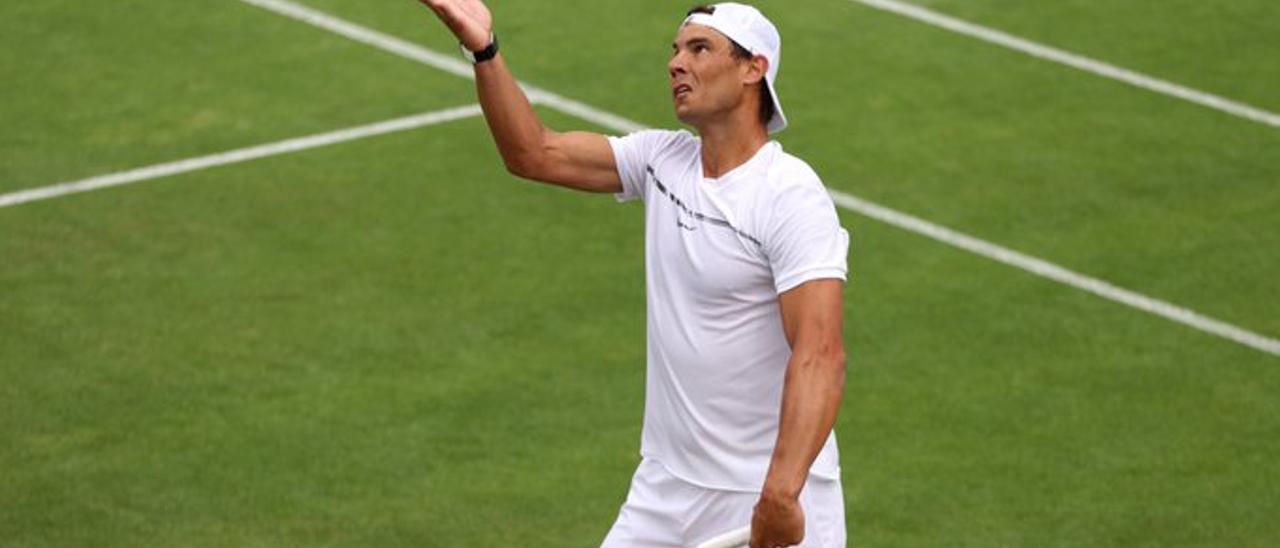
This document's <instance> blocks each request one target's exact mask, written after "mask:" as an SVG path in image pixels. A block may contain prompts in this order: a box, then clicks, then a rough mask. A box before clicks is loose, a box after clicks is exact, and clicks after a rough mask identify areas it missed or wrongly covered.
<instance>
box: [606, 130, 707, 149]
mask: <svg viewBox="0 0 1280 548" xmlns="http://www.w3.org/2000/svg"><path fill="white" fill-rule="evenodd" d="M619 139H620V140H622V141H629V142H632V143H636V144H638V145H640V146H643V147H645V148H647V149H649V150H653V151H655V152H658V151H662V150H667V149H679V148H686V147H696V146H697V145H698V137H697V136H695V135H694V134H692V133H689V132H688V131H685V130H683V129H679V130H671V129H642V130H640V131H636V132H633V133H629V134H627V135H626V136H625V137H621V138H619Z"/></svg>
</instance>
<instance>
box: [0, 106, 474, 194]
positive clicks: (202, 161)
mask: <svg viewBox="0 0 1280 548" xmlns="http://www.w3.org/2000/svg"><path fill="white" fill-rule="evenodd" d="M480 114H481V111H480V105H468V106H464V107H457V108H450V109H445V110H438V111H435V112H427V113H423V114H417V115H413V116H406V117H403V118H396V119H393V120H387V121H384V122H378V123H374V124H368V125H363V126H357V127H351V128H346V129H340V130H337V131H331V132H328V133H321V134H317V135H309V136H306V137H298V138H295V139H288V140H285V141H278V142H275V143H267V144H265V145H258V146H253V147H248V148H241V149H236V150H231V151H227V152H220V153H217V154H210V155H208V156H200V157H198V158H188V159H185V160H178V161H176V162H168V163H164V164H157V165H153V166H147V167H143V168H138V169H132V170H129V171H121V172H117V173H109V174H107V175H99V176H97V177H90V178H88V179H81V180H79V181H71V182H66V183H58V184H53V185H49V186H43V187H39V188H32V189H27V190H19V191H17V192H11V193H9V194H0V207H8V206H13V205H18V204H24V203H27V202H34V201H37V200H48V199H50V198H57V197H59V196H65V195H67V194H75V193H78V192H88V191H90V190H98V189H102V188H108V187H113V186H120V185H127V184H131V183H138V182H141V181H146V180H148V179H156V178H159V177H167V176H169V175H177V174H179V173H187V172H189V171H197V170H201V169H208V168H211V167H215V166H223V165H227V164H234V163H237V162H247V161H249V160H255V159H258V158H264V157H267V156H275V155H277V154H288V153H290V152H298V151H300V150H306V149H309V148H316V147H322V146H327V145H332V144H337V143H343V142H346V141H353V140H355V139H363V138H365V137H373V136H375V135H382V134H385V133H392V132H396V131H405V130H410V129H414V128H420V127H423V126H429V125H433V124H440V123H444V122H449V121H452V120H459V119H462V118H470V117H473V116H479V115H480Z"/></svg>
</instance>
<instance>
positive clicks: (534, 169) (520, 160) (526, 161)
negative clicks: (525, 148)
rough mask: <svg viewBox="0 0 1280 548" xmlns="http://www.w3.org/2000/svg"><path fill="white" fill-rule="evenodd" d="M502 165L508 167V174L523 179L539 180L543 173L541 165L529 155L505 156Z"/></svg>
mask: <svg viewBox="0 0 1280 548" xmlns="http://www.w3.org/2000/svg"><path fill="white" fill-rule="evenodd" d="M502 163H503V164H504V165H506V168H507V173H510V174H512V175H515V176H516V177H520V178H523V179H538V176H539V175H540V174H541V173H542V168H541V163H540V162H539V161H538V160H537V159H536V158H533V157H530V156H527V155H510V156H506V155H504V156H503V157H502Z"/></svg>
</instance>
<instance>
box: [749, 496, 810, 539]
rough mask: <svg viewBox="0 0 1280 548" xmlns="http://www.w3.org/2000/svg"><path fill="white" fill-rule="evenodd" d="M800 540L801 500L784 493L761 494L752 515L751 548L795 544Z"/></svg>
mask: <svg viewBox="0 0 1280 548" xmlns="http://www.w3.org/2000/svg"><path fill="white" fill-rule="evenodd" d="M803 540H804V510H802V509H801V508H800V501H799V500H796V499H795V498H792V497H788V496H786V495H770V494H768V493H765V494H763V495H761V496H760V500H759V501H757V502H756V508H755V513H754V514H753V515H752V516H751V548H777V547H779V546H794V545H796V544H800V542H801V541H803Z"/></svg>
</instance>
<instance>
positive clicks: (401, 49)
mask: <svg viewBox="0 0 1280 548" xmlns="http://www.w3.org/2000/svg"><path fill="white" fill-rule="evenodd" d="M240 1H241V2H244V3H246V4H251V5H254V6H257V7H259V8H262V9H265V10H268V11H272V12H275V13H278V14H280V15H283V16H285V17H289V18H291V19H296V20H298V21H302V22H303V23H306V24H308V25H311V26H314V27H318V28H321V29H324V30H327V31H329V32H332V33H334V34H337V35H339V36H345V37H347V38H350V39H352V40H355V41H357V42H360V43H363V44H368V45H370V46H373V47H375V48H378V49H381V50H383V51H387V52H390V53H394V54H396V55H399V56H400V57H404V58H405V59H412V60H414V61H417V62H419V63H422V64H424V65H427V66H430V67H435V68H437V69H439V70H442V71H444V72H447V73H449V74H452V75H454V76H461V77H463V78H466V79H468V80H474V79H475V77H476V76H475V74H474V73H473V72H472V70H471V65H469V64H467V63H466V62H464V61H463V60H462V59H460V58H459V57H458V55H457V54H454V55H445V54H443V53H440V52H437V51H433V50H430V49H427V48H424V47H422V46H419V45H418V44H414V43H413V42H408V41H405V40H402V39H400V38H396V37H395V36H391V35H390V34H386V33H383V32H378V31H376V30H373V29H371V28H368V27H363V26H360V25H357V24H355V23H352V22H350V21H347V20H345V19H340V18H338V17H334V16H333V15H329V14H328V13H325V12H323V11H320V10H317V9H314V8H309V7H307V6H303V5H301V4H297V3H294V2H289V1H287V0H240ZM423 9H424V10H425V9H426V7H423ZM425 23H426V21H425V20H424V24H425ZM520 87H522V88H524V92H525V94H527V95H528V96H529V101H530V102H532V103H535V104H543V105H546V106H549V107H551V108H554V109H556V110H558V111H560V112H563V113H565V114H570V115H573V116H576V117H578V118H580V119H583V120H586V121H588V122H592V123H595V124H596V125H599V126H601V127H607V128H610V129H613V130H616V131H622V132H626V133H630V132H632V131H639V130H641V129H644V127H645V126H644V125H642V124H640V123H639V122H636V121H633V120H628V119H626V118H623V117H621V116H618V115H617V114H613V113H611V112H605V111H603V110H600V109H598V108H595V107H593V106H591V105H587V104H585V103H580V102H578V101H574V100H572V99H567V98H565V97H562V96H560V95H557V94H555V93H552V92H550V91H547V90H545V89H542V88H538V87H535V86H531V85H529V84H526V83H524V82H520Z"/></svg>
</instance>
